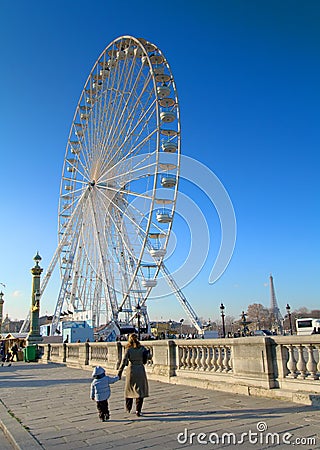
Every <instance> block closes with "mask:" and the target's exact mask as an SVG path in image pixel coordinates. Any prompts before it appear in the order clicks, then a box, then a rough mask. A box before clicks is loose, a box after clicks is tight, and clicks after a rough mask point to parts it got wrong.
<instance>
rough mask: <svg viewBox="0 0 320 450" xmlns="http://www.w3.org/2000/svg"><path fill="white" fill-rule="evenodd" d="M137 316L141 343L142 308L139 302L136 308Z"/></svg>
mask: <svg viewBox="0 0 320 450" xmlns="http://www.w3.org/2000/svg"><path fill="white" fill-rule="evenodd" d="M136 314H137V319H138V340H139V341H140V316H141V306H140V303H139V301H138V303H137V306H136Z"/></svg>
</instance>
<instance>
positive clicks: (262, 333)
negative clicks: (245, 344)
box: [253, 330, 273, 336]
mask: <svg viewBox="0 0 320 450" xmlns="http://www.w3.org/2000/svg"><path fill="white" fill-rule="evenodd" d="M253 335H254V336H273V334H272V332H271V331H270V330H255V331H254V332H253Z"/></svg>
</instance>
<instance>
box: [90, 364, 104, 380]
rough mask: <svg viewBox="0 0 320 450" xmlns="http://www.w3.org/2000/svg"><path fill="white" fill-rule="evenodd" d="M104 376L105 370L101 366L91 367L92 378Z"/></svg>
mask: <svg viewBox="0 0 320 450" xmlns="http://www.w3.org/2000/svg"><path fill="white" fill-rule="evenodd" d="M104 376H105V370H104V368H103V367H100V366H97V367H95V368H94V369H93V372H92V378H102V377H104Z"/></svg>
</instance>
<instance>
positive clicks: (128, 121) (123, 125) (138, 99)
mask: <svg viewBox="0 0 320 450" xmlns="http://www.w3.org/2000/svg"><path fill="white" fill-rule="evenodd" d="M150 80H151V77H148V78H147V80H145V84H144V86H142V87H140V92H139V93H138V92H136V91H132V92H131V93H130V95H129V97H128V105H129V101H130V100H131V98H132V97H133V96H134V94H136V99H135V103H133V105H132V106H131V108H130V110H131V114H128V115H127V118H126V120H125V122H124V123H122V122H121V120H119V121H118V125H117V128H116V129H115V130H114V132H113V134H111V133H112V130H110V133H109V135H108V136H107V139H108V140H109V139H111V136H117V139H116V140H115V141H113V142H112V144H113V146H115V145H116V144H117V142H118V141H119V139H120V138H121V136H123V135H124V134H125V135H128V134H130V133H133V132H134V129H133V128H132V124H133V123H134V119H135V113H136V112H137V111H138V110H142V111H143V110H144V108H145V107H146V106H147V105H148V102H149V100H150V98H151V95H149V96H148V98H147V99H146V100H145V102H144V104H141V108H138V105H139V104H140V103H141V98H142V96H143V95H144V93H145V91H146V89H147V88H148V87H149V83H150ZM149 88H150V87H149ZM128 105H125V106H128ZM124 111H125V108H123V111H122V113H124ZM120 127H121V128H120ZM125 130H127V132H126V133H124V131H125ZM110 147H111V148H112V146H110Z"/></svg>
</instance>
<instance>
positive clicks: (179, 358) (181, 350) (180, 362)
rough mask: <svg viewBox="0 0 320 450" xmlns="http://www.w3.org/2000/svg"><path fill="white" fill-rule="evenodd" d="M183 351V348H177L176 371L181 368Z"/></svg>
mask: <svg viewBox="0 0 320 450" xmlns="http://www.w3.org/2000/svg"><path fill="white" fill-rule="evenodd" d="M183 349H184V347H181V346H180V345H179V346H178V369H182V368H183V357H184V354H183Z"/></svg>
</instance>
